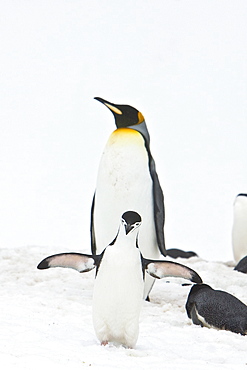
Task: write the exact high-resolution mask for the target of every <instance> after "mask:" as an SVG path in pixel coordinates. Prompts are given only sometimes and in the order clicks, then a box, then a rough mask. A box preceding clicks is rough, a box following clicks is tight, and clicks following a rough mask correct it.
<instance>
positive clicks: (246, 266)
mask: <svg viewBox="0 0 247 370" xmlns="http://www.w3.org/2000/svg"><path fill="white" fill-rule="evenodd" d="M234 270H236V271H239V272H243V273H244V274H247V256H245V257H244V258H242V259H241V260H240V261H239V263H238V264H237V265H236V266H235V267H234Z"/></svg>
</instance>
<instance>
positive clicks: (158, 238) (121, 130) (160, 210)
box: [90, 98, 166, 297]
mask: <svg viewBox="0 0 247 370" xmlns="http://www.w3.org/2000/svg"><path fill="white" fill-rule="evenodd" d="M95 99H96V100H98V101H99V102H101V103H102V104H104V105H105V106H106V107H107V108H108V109H110V111H111V112H112V113H113V115H114V118H115V124H116V126H117V129H116V130H115V131H114V132H113V133H112V134H111V135H110V137H109V139H108V141H107V144H106V146H105V149H104V151H103V154H102V157H101V161H100V164H99V169H98V176H97V183H96V190H95V194H94V199H93V203H92V210H91V228H90V229H91V249H92V253H93V254H96V253H97V254H100V253H101V252H102V251H103V249H104V248H105V246H106V245H108V244H109V243H110V241H111V238H112V235H114V234H115V231H116V229H117V227H118V220H119V218H120V217H121V215H122V211H123V209H135V210H136V211H137V212H138V213H139V214H141V215H142V222H143V227H142V229H141V230H140V233H139V242H140V249H141V252H142V254H143V256H144V257H145V258H153V259H157V258H159V257H160V253H161V254H162V255H164V256H166V248H165V240H164V218H165V215H164V197H163V192H162V189H161V186H160V183H159V179H158V175H157V173H156V168H155V162H154V159H153V157H152V155H151V151H150V137H149V133H148V130H147V126H146V123H145V120H144V117H143V115H142V113H141V112H139V111H138V110H137V109H135V108H133V107H131V106H129V105H119V104H113V103H110V102H109V101H107V100H104V99H102V98H95ZM153 283H154V279H153V278H151V277H150V276H146V279H145V291H144V297H147V295H148V293H149V291H150V290H151V288H152V285H153Z"/></svg>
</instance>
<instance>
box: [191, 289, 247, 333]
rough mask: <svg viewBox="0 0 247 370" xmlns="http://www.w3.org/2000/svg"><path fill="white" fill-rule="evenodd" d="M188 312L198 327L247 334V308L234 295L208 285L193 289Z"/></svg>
mask: <svg viewBox="0 0 247 370" xmlns="http://www.w3.org/2000/svg"><path fill="white" fill-rule="evenodd" d="M186 311H187V315H188V317H189V318H190V319H192V321H193V323H194V324H196V325H201V326H206V327H213V328H217V329H224V330H230V331H232V332H234V333H240V334H242V335H245V334H247V306H246V305H245V304H244V303H243V302H241V301H240V300H239V299H237V298H236V297H234V296H233V295H231V294H229V293H227V292H223V291H221V290H214V289H212V288H211V287H210V286H209V285H207V284H196V285H194V286H193V287H192V288H191V290H190V293H189V296H188V300H187V303H186Z"/></svg>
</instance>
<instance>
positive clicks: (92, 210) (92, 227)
mask: <svg viewBox="0 0 247 370" xmlns="http://www.w3.org/2000/svg"><path fill="white" fill-rule="evenodd" d="M94 203H95V193H94V196H93V201H92V206H91V220H90V236H91V251H92V254H96V240H95V231H94Z"/></svg>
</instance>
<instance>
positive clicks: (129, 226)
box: [125, 224, 134, 235]
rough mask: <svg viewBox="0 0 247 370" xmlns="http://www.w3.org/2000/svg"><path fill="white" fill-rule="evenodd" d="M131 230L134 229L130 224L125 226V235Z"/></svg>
mask: <svg viewBox="0 0 247 370" xmlns="http://www.w3.org/2000/svg"><path fill="white" fill-rule="evenodd" d="M133 229H134V227H133V226H132V225H130V224H127V225H125V233H126V235H128V234H129V232H130V231H131V230H133Z"/></svg>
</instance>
